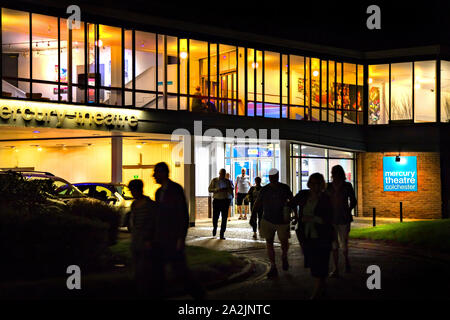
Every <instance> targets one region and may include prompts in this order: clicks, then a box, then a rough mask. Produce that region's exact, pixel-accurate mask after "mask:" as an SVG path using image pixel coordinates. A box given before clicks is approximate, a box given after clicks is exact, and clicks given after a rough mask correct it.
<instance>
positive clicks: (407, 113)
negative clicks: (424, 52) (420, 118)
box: [391, 62, 412, 120]
mask: <svg viewBox="0 0 450 320" xmlns="http://www.w3.org/2000/svg"><path fill="white" fill-rule="evenodd" d="M391 95H392V96H391V120H412V62H403V63H393V64H391Z"/></svg>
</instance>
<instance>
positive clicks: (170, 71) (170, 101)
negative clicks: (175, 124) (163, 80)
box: [166, 36, 178, 110]
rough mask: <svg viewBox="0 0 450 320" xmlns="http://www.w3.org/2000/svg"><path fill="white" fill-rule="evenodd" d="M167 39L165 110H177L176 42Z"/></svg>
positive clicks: (174, 39) (173, 38)
mask: <svg viewBox="0 0 450 320" xmlns="http://www.w3.org/2000/svg"><path fill="white" fill-rule="evenodd" d="M166 38H167V59H166V64H167V93H168V94H167V109H171V110H177V109H178V100H177V94H178V74H177V72H178V71H177V70H178V40H177V38H176V37H170V36H166Z"/></svg>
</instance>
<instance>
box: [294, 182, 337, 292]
mask: <svg viewBox="0 0 450 320" xmlns="http://www.w3.org/2000/svg"><path fill="white" fill-rule="evenodd" d="M308 188H309V190H302V191H300V192H299V193H297V195H296V196H295V197H294V198H293V199H292V200H291V201H290V202H289V204H288V205H289V206H290V207H292V208H295V207H297V206H298V207H299V208H300V210H299V216H298V223H297V229H296V233H297V237H298V239H299V242H300V244H301V246H302V249H303V254H304V257H305V267H308V268H310V269H311V275H312V276H313V277H314V279H315V286H314V292H313V294H312V296H311V299H317V298H320V297H321V296H322V295H323V294H324V292H325V285H326V278H327V277H328V265H329V261H330V253H331V246H332V241H333V238H334V230H333V226H332V224H331V222H332V210H333V208H332V205H331V201H330V197H329V196H328V194H327V193H325V192H324V191H325V179H324V178H323V175H322V174H320V173H313V174H312V175H311V176H310V177H309V180H308Z"/></svg>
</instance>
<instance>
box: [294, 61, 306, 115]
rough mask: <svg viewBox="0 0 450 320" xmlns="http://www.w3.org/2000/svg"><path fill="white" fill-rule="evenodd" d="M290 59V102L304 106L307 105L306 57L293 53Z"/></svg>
mask: <svg viewBox="0 0 450 320" xmlns="http://www.w3.org/2000/svg"><path fill="white" fill-rule="evenodd" d="M290 60H291V65H290V71H291V75H290V77H291V78H290V86H291V88H290V91H291V92H290V95H291V96H290V102H291V104H293V105H299V106H303V105H305V57H299V56H294V55H291V56H290ZM293 119H295V117H293Z"/></svg>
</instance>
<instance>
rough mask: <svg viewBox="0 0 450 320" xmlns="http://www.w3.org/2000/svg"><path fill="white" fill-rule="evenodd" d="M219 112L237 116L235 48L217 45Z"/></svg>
mask: <svg viewBox="0 0 450 320" xmlns="http://www.w3.org/2000/svg"><path fill="white" fill-rule="evenodd" d="M218 61H219V74H220V76H219V86H220V87H219V94H220V100H219V110H220V111H221V112H222V113H226V114H237V103H236V101H235V99H236V98H237V97H236V94H237V88H236V85H237V80H236V47H234V46H229V45H224V44H219V59H218Z"/></svg>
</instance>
